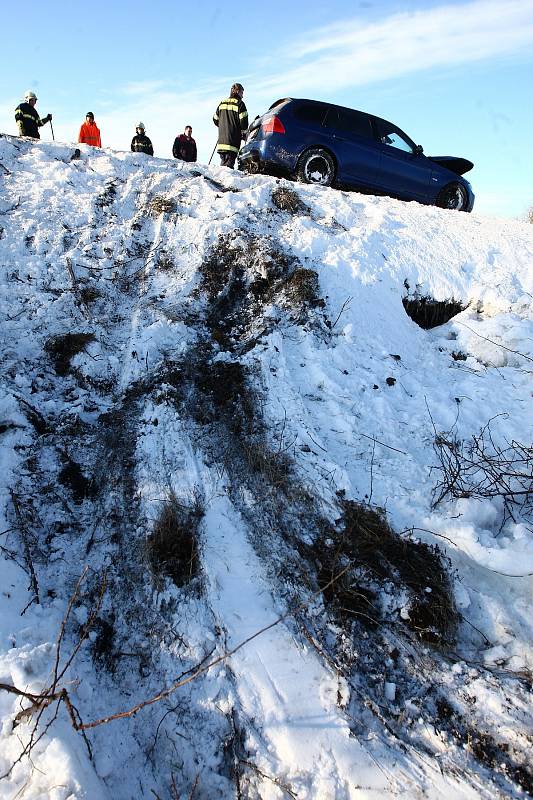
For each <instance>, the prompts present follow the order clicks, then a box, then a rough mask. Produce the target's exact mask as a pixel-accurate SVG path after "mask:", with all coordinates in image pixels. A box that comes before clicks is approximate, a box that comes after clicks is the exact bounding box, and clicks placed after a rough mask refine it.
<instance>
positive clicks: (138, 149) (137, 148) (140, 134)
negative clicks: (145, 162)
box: [131, 122, 154, 156]
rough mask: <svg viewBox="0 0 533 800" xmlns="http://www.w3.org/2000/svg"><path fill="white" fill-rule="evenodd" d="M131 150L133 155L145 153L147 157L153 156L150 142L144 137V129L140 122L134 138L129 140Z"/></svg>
mask: <svg viewBox="0 0 533 800" xmlns="http://www.w3.org/2000/svg"><path fill="white" fill-rule="evenodd" d="M131 149H132V152H133V153H146V155H147V156H153V154H154V148H153V147H152V142H151V141H150V139H149V138H148V136H147V135H146V128H145V127H144V124H143V123H142V122H139V124H138V125H137V127H136V128H135V136H134V137H133V139H132V140H131Z"/></svg>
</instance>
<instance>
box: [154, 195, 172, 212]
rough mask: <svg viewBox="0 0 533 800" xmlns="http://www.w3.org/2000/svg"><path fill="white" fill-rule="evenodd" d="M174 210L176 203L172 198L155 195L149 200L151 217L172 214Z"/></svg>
mask: <svg viewBox="0 0 533 800" xmlns="http://www.w3.org/2000/svg"><path fill="white" fill-rule="evenodd" d="M176 208H177V205H176V201H175V200H174V199H173V198H172V197H162V196H161V195H156V196H155V197H152V199H151V200H150V214H151V215H152V216H153V217H158V216H159V215H160V214H173V213H174V212H175V210H176Z"/></svg>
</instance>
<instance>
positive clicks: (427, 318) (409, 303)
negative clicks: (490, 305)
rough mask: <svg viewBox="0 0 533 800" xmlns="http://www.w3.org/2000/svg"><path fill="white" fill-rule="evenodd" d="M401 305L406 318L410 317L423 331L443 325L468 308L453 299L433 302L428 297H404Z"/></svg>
mask: <svg viewBox="0 0 533 800" xmlns="http://www.w3.org/2000/svg"><path fill="white" fill-rule="evenodd" d="M402 303H403V307H404V308H405V311H406V313H407V316H409V317H411V319H412V320H413V322H416V324H417V325H418V326H419V327H420V328H423V329H424V330H429V329H430V328H436V327H438V326H439V325H444V324H445V323H446V322H449V321H450V320H451V319H452V317H455V316H456V315H457V314H460V313H461V311H464V310H465V308H468V306H464V305H463V304H462V303H460V302H459V301H458V300H454V299H453V298H451V299H450V300H434V299H433V298H432V297H428V296H426V297H404V298H403V299H402Z"/></svg>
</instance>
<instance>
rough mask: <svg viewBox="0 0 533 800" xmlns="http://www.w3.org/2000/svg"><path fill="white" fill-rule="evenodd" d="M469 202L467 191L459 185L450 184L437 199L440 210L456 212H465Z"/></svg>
mask: <svg viewBox="0 0 533 800" xmlns="http://www.w3.org/2000/svg"><path fill="white" fill-rule="evenodd" d="M467 202H468V199H467V196H466V190H465V188H464V186H460V185H459V184H458V183H450V184H448V186H445V187H444V189H441V191H440V192H439V195H438V197H437V205H438V207H439V208H450V209H452V210H454V211H465V209H466V206H467Z"/></svg>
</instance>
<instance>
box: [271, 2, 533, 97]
mask: <svg viewBox="0 0 533 800" xmlns="http://www.w3.org/2000/svg"><path fill="white" fill-rule="evenodd" d="M532 47H533V2H532V0H508V1H507V2H503V3H502V2H501V0H500V1H499V2H495V0H477V1H476V2H471V3H466V4H463V5H443V6H439V7H437V8H433V9H428V10H424V11H416V12H409V13H401V14H394V15H392V16H389V17H387V18H386V19H383V20H381V21H379V22H373V23H368V24H364V23H361V21H360V20H359V19H358V18H352V19H347V20H343V21H342V22H336V23H334V24H332V25H329V26H326V27H324V28H319V29H315V30H311V31H308V32H307V33H306V34H305V35H303V36H300V37H298V39H296V40H295V41H293V42H291V43H288V44H286V45H285V46H284V47H283V48H282V50H281V51H280V53H279V58H278V59H276V66H277V68H276V72H275V73H271V75H270V76H269V77H267V78H266V79H263V80H262V81H261V84H260V86H261V88H263V89H264V90H269V91H270V92H271V94H272V95H276V93H279V91H280V90H281V87H284V91H285V92H287V90H288V92H289V94H294V95H295V94H297V93H299V92H305V91H307V90H308V89H309V87H313V89H314V90H315V93H316V92H317V91H319V90H322V89H325V88H327V87H331V86H334V87H335V89H343V88H347V87H350V86H357V85H362V84H368V83H373V82H376V81H381V80H386V79H390V78H395V77H399V76H402V75H406V74H408V73H414V72H420V71H422V70H426V69H431V68H435V67H452V66H457V65H462V64H468V63H471V62H474V61H480V60H483V59H489V58H495V57H498V56H502V55H508V54H513V55H516V54H519V53H526V54H530V53H531V49H532Z"/></svg>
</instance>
